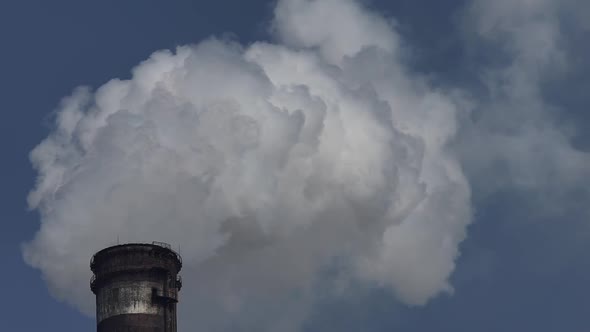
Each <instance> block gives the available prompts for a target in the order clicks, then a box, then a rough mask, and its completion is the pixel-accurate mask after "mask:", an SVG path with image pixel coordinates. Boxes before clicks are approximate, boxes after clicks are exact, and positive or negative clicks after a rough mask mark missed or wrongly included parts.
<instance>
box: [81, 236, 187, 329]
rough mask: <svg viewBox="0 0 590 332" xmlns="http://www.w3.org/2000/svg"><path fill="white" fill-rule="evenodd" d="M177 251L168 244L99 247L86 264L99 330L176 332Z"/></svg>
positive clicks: (178, 287) (178, 285) (178, 264)
mask: <svg viewBox="0 0 590 332" xmlns="http://www.w3.org/2000/svg"><path fill="white" fill-rule="evenodd" d="M181 267H182V260H181V258H180V255H178V254H177V253H176V252H174V251H173V250H172V249H171V248H170V246H169V245H168V244H165V243H160V242H154V243H152V244H141V243H130V244H123V245H117V246H113V247H109V248H106V249H103V250H101V251H99V252H98V253H96V254H95V255H94V256H93V257H92V260H91V262H90V269H91V270H92V272H93V273H94V276H93V277H92V279H91V281H90V288H91V290H92V292H93V293H94V294H96V322H97V331H98V332H123V331H124V332H176V303H177V302H178V291H179V290H180V288H181V286H182V281H181V279H180V276H179V275H178V272H179V271H180V269H181Z"/></svg>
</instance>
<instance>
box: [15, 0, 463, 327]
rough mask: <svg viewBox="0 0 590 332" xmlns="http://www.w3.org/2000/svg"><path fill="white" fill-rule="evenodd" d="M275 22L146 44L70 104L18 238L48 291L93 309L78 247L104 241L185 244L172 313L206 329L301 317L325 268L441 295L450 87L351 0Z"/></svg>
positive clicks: (344, 278)
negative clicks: (268, 29) (431, 79)
mask: <svg viewBox="0 0 590 332" xmlns="http://www.w3.org/2000/svg"><path fill="white" fill-rule="evenodd" d="M327 13H330V15H329V16H330V17H333V18H334V20H333V21H331V22H330V25H326V24H324V23H325V22H324V20H325V17H327ZM273 28H274V30H275V31H276V34H277V41H276V43H274V44H271V43H263V42H260V43H254V44H252V45H249V46H242V45H239V44H237V43H234V42H230V41H225V40H216V39H211V40H208V41H204V42H202V43H200V44H198V45H190V46H182V47H179V48H178V49H176V50H175V51H174V52H171V51H167V50H165V51H159V52H156V53H154V54H153V55H152V56H151V57H150V58H149V59H148V60H146V61H144V62H143V63H141V64H139V65H138V66H137V67H136V68H135V69H134V70H133V75H132V78H131V79H129V80H118V79H113V80H111V81H110V82H108V83H106V84H104V85H103V86H102V87H100V88H98V89H97V90H96V91H91V90H90V89H87V88H78V89H76V90H75V92H74V93H73V94H72V95H71V96H69V97H67V98H65V99H64V100H63V102H62V104H61V106H60V107H59V110H58V112H57V121H56V127H55V129H54V131H53V132H52V133H51V135H50V136H49V137H48V138H47V139H45V140H44V141H43V142H42V143H41V144H40V145H39V146H38V147H36V148H35V150H34V151H33V152H32V155H31V159H32V161H33V164H34V166H35V168H36V169H37V171H38V174H39V176H38V182H37V185H36V187H35V189H34V190H33V191H32V192H31V194H30V196H29V204H30V206H31V207H32V208H34V209H37V210H38V211H39V212H40V214H41V228H40V230H39V232H38V233H37V235H36V236H35V238H34V239H33V240H32V241H31V242H29V243H28V244H26V246H25V248H24V255H25V259H26V260H27V262H28V263H29V264H31V265H32V266H34V267H36V268H38V269H40V270H41V271H42V273H43V275H44V277H45V279H46V281H47V283H48V285H49V287H50V289H51V291H52V292H53V294H55V296H57V297H58V298H60V299H63V300H65V301H67V302H69V303H71V304H72V305H75V306H76V307H77V308H79V309H80V310H81V311H83V312H85V313H88V314H91V313H92V312H93V310H94V303H93V297H92V293H91V292H90V291H89V288H88V287H89V286H88V278H89V276H90V271H89V269H88V261H89V258H90V257H91V256H92V253H93V252H95V251H96V250H98V249H101V248H103V247H105V246H108V245H110V244H112V243H113V241H114V240H115V239H116V238H117V237H119V238H120V239H121V242H146V241H152V240H158V241H165V242H169V243H173V244H175V245H179V246H180V250H181V254H182V256H183V258H184V268H183V271H184V272H183V277H184V280H185V282H184V288H183V294H182V296H183V297H182V303H183V306H182V309H181V311H180V313H179V319H180V323H181V325H182V324H184V325H189V324H190V325H191V326H195V327H201V328H202V329H203V330H215V331H222V330H233V331H235V330H240V329H242V330H249V331H252V330H262V331H266V330H276V331H277V330H278V331H290V330H293V331H295V330H297V328H298V324H299V323H301V322H302V321H303V320H304V319H305V317H306V316H307V314H308V311H309V310H310V308H311V306H312V304H313V302H314V298H315V297H317V290H318V287H319V285H320V284H321V285H322V292H323V293H324V294H325V293H327V292H328V293H329V292H331V291H333V292H337V291H338V290H340V291H341V290H342V289H343V288H345V287H346V286H347V285H350V284H364V285H372V286H378V287H384V288H386V289H389V290H391V291H392V292H393V293H395V294H396V296H397V297H398V298H399V299H400V300H401V301H403V302H405V303H407V304H410V305H420V304H424V303H426V302H427V301H428V300H429V299H431V298H432V297H434V296H436V295H437V294H439V293H441V292H450V291H452V288H451V286H450V285H449V282H448V278H449V276H450V274H451V273H452V271H453V269H454V262H455V259H456V258H457V255H458V245H459V243H460V242H461V241H462V240H463V238H464V236H465V229H466V226H467V225H468V224H469V222H470V218H471V211H470V191H469V186H468V183H467V181H466V180H465V177H464V175H463V173H462V170H461V168H460V166H459V164H458V162H457V160H456V158H455V157H454V155H453V154H452V153H451V152H450V150H449V149H448V148H447V145H448V143H449V141H450V140H451V139H453V137H454V135H455V134H456V131H457V124H456V113H457V112H458V108H459V106H458V105H459V103H458V101H457V100H455V98H454V97H453V96H452V95H451V94H450V93H447V92H445V91H440V90H437V89H435V88H433V87H432V86H431V85H429V83H428V81H427V80H425V79H423V78H421V77H419V76H417V75H415V74H412V75H410V74H409V73H408V71H407V70H406V69H405V68H404V66H403V65H402V63H401V60H400V41H399V36H398V35H397V34H396V32H395V31H394V29H393V28H392V26H391V24H390V22H389V21H388V20H386V19H385V18H383V17H380V16H378V15H376V14H375V13H372V12H370V11H368V10H366V9H364V8H362V7H361V6H360V5H359V4H357V3H356V2H353V1H336V0H327V1H314V2H310V1H303V0H285V1H280V2H279V3H278V5H277V8H276V10H275V19H274V22H273ZM327 276H329V277H327Z"/></svg>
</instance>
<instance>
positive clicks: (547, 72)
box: [0, 0, 590, 332]
mask: <svg viewBox="0 0 590 332" xmlns="http://www.w3.org/2000/svg"><path fill="white" fill-rule="evenodd" d="M474 3H479V4H482V3H483V4H485V3H486V2H485V1H475V2H474ZM502 3H503V4H505V2H502ZM538 3H539V7H538V8H533V7H534V6H532V7H530V8H529V7H526V8H524V9H523V8H517V9H514V11H515V12H518V13H520V14H522V17H517V22H520V21H521V20H522V21H524V20H526V19H528V18H529V15H528V14H527V13H529V12H531V13H532V14H531V16H532V17H534V18H533V19H532V22H533V23H535V24H537V23H538V24H540V25H532V26H533V28H532V30H530V31H529V30H526V29H529V28H528V27H524V28H523V27H522V26H520V25H516V26H512V25H510V24H511V23H506V22H511V21H510V20H509V19H506V20H504V19H499V20H498V21H495V22H496V24H497V26H500V28H498V30H494V29H491V30H490V31H492V32H489V31H488V32H486V33H489V35H487V37H488V38H487V39H486V38H484V37H482V36H481V35H477V34H476V32H474V30H476V29H474V28H473V27H474V26H479V25H477V24H474V23H470V22H471V21H470V20H471V19H473V20H480V21H481V22H485V21H486V19H488V18H490V17H492V18H493V16H494V13H500V14H498V15H506V16H507V17H511V16H510V14H507V12H508V13H511V12H512V10H510V9H509V10H507V11H505V10H503V9H500V10H498V11H497V12H494V13H492V11H493V10H495V9H497V8H492V9H489V11H486V10H483V11H480V12H478V13H479V14H473V13H471V14H470V12H469V10H468V8H473V7H469V6H471V5H472V2H469V1H454V0H453V1H445V2H444V4H443V2H440V1H426V0H424V1H422V0H421V1H401V0H400V1H381V0H379V1H378V0H375V1H370V2H368V6H369V7H370V8H371V9H372V10H373V11H374V12H377V13H379V15H383V16H385V17H388V18H393V19H395V21H396V22H397V23H396V25H395V29H396V32H397V34H399V36H401V38H402V40H403V43H402V45H403V50H404V52H406V53H404V56H403V60H401V63H403V65H404V67H405V68H406V70H407V71H408V72H409V73H410V74H409V75H424V76H426V77H429V78H430V79H431V80H430V81H429V82H431V84H432V86H434V87H437V88H440V89H451V88H454V89H457V90H461V91H463V92H464V93H466V94H469V96H470V97H469V98H466V99H469V101H471V102H473V104H472V105H474V106H469V107H468V108H469V113H468V114H467V115H465V114H461V115H459V118H460V120H458V123H460V124H461V125H460V126H459V129H458V130H457V133H456V137H455V138H454V139H453V140H451V141H450V142H449V144H450V145H451V146H452V148H451V149H452V151H453V152H452V154H453V155H456V156H457V160H458V161H459V163H460V164H461V166H462V169H463V170H464V173H465V176H466V178H467V180H468V183H469V185H470V188H471V209H472V211H473V217H472V223H471V224H470V225H469V226H467V227H466V232H467V234H466V238H465V240H464V241H462V242H461V243H460V245H459V251H460V256H459V257H458V258H457V260H456V261H455V268H454V271H453V272H452V274H451V275H450V277H449V282H450V284H451V285H452V286H453V289H454V290H453V292H452V293H451V294H449V293H445V292H442V293H437V294H436V295H435V296H434V298H433V299H431V300H430V301H428V303H426V304H425V305H420V306H411V305H407V304H404V301H403V300H400V299H399V296H397V295H396V294H398V293H396V289H397V288H396V287H398V286H397V285H394V287H393V289H394V291H393V292H392V291H391V289H388V288H387V287H364V286H359V287H355V286H350V289H349V290H348V292H347V295H346V296H326V297H323V298H321V299H320V300H317V301H314V303H313V308H312V309H309V311H310V313H308V314H307V315H306V318H305V319H304V320H303V323H301V324H302V327H301V329H302V330H304V331H309V332H312V331H336V330H339V331H391V330H403V331H428V330H433V329H437V330H439V331H468V330H477V331H522V330H526V331H528V330H534V331H556V330H560V331H584V330H585V329H586V327H587V326H588V325H589V323H590V321H589V318H588V316H587V312H586V311H587V310H586V308H588V307H589V305H590V300H589V297H588V296H586V295H587V294H586V293H587V291H586V290H587V285H588V282H589V281H590V268H588V264H587V260H588V259H587V258H588V257H587V252H588V249H590V248H589V246H588V244H587V243H588V237H589V236H590V232H589V228H588V221H589V220H590V212H589V211H590V210H589V208H588V203H589V202H590V191H589V189H588V188H589V186H588V177H586V175H588V174H589V172H590V171H588V170H590V164H588V160H590V159H589V158H588V154H589V153H590V125H589V123H590V121H589V120H590V117H589V114H590V113H588V109H587V108H588V107H587V105H588V101H589V97H588V96H587V91H588V88H589V87H590V80H589V79H588V77H590V76H589V75H588V73H589V68H590V66H589V63H588V60H587V59H588V58H589V57H588V55H589V50H590V49H589V48H588V47H586V46H585V45H583V43H584V41H585V38H584V36H587V33H588V31H589V27H588V26H587V25H586V26H585V25H584V23H580V22H583V21H584V19H585V18H586V17H588V16H589V15H588V12H589V11H588V10H589V9H590V8H589V7H588V6H586V5H584V4H581V3H578V2H575V1H569V2H568V1H566V2H563V3H559V2H558V1H553V2H552V1H539V2H538ZM482 6H483V7H485V5H482ZM500 6H501V5H500ZM492 7H493V6H492ZM273 8H274V5H273V2H270V1H262V0H256V1H248V2H247V3H246V2H245V1H238V0H224V1H218V2H215V3H207V2H197V1H188V0H187V1H180V0H179V1H167V2H161V1H151V0H149V1H125V2H120V1H110V0H109V1H102V2H89V1H65V0H63V1H62V0H60V1H51V2H47V1H28V0H23V1H6V2H3V3H2V4H0V40H1V41H2V44H3V46H4V47H3V49H2V50H3V52H2V55H0V73H2V75H1V76H0V88H1V91H4V92H5V93H3V95H2V98H0V106H1V107H2V109H3V112H4V114H5V115H6V116H7V117H6V118H5V120H4V121H2V124H1V126H2V128H1V130H0V135H1V136H0V144H1V150H2V151H3V152H4V153H3V155H4V157H3V163H2V166H1V167H2V173H3V174H4V181H3V186H2V190H1V191H0V198H1V201H2V209H1V212H0V213H1V214H0V218H1V220H2V221H3V223H4V229H3V232H2V233H1V234H2V241H1V242H0V245H1V246H2V251H1V253H0V255H1V256H0V257H1V259H2V263H3V265H4V271H5V273H2V274H1V276H0V284H1V285H3V287H2V291H3V294H4V296H5V298H6V299H7V300H6V301H3V302H2V304H0V310H1V311H2V312H4V313H5V315H3V318H4V321H3V324H4V326H6V327H7V329H8V330H10V331H37V330H39V329H45V330H49V331H54V330H55V331H58V330H59V331H64V330H65V331H67V330H78V331H83V330H92V329H93V328H94V324H95V323H94V320H93V318H91V317H87V316H85V315H83V314H81V313H80V312H79V311H78V309H76V307H75V305H72V304H71V303H72V302H71V301H67V300H66V301H63V300H57V299H56V298H55V297H53V296H52V295H51V294H50V292H49V290H48V288H47V287H46V282H45V280H44V278H47V276H46V275H45V276H44V275H43V274H42V272H41V271H40V270H39V269H35V268H33V267H31V266H29V265H28V264H27V263H25V261H24V260H23V253H22V249H21V248H22V245H23V243H25V242H30V241H31V240H32V239H33V238H34V236H35V233H36V232H37V231H38V229H39V225H40V216H39V214H38V213H37V211H30V210H29V209H28V207H27V201H26V197H27V194H28V193H29V191H31V190H32V189H33V187H34V185H35V178H36V174H37V173H36V172H35V171H34V170H33V168H32V166H31V162H30V161H29V153H30V151H31V150H32V149H33V148H34V147H35V146H36V145H37V144H39V143H40V142H41V141H42V140H43V139H44V138H45V137H47V136H48V135H49V134H50V132H51V131H52V129H53V126H54V125H53V121H54V118H55V110H56V109H57V108H58V105H59V102H60V100H61V99H62V98H63V97H64V96H67V95H69V94H71V92H72V90H73V89H74V88H75V87H77V86H80V85H84V86H90V87H92V88H94V89H96V88H98V87H99V86H101V85H103V84H105V83H106V82H107V81H109V80H110V79H112V78H121V79H129V78H130V77H131V69H132V68H133V67H135V66H136V65H137V64H138V63H140V62H141V61H143V60H145V59H146V58H148V57H149V55H150V54H151V53H152V52H154V51H157V50H161V49H174V48H175V47H176V46H178V45H184V44H192V43H199V42H200V41H202V40H204V39H207V38H209V37H210V36H212V35H213V36H218V37H219V36H221V37H223V38H228V39H233V40H235V41H237V42H239V43H241V44H243V45H248V44H250V43H252V42H254V41H272V42H276V40H277V37H276V35H272V34H271V33H269V25H270V21H271V20H272V17H273V10H274V9H273ZM519 11H520V12H519ZM482 13H483V14H482ZM477 15H483V16H481V17H480V16H477ZM465 17H467V19H466V18H465ZM538 17H543V18H544V17H550V18H551V19H548V20H544V19H541V20H540V21H538V20H537V18H538ZM497 22H500V23H497ZM547 22H551V24H552V25H551V27H552V28H555V29H558V30H559V38H558V39H557V41H558V43H557V45H558V46H557V48H558V50H559V52H556V54H563V59H562V60H559V61H561V62H560V63H565V64H566V66H564V68H565V69H560V68H561V67H560V65H559V64H557V62H553V61H554V60H553V59H550V60H547V61H549V62H548V63H549V64H548V65H547V64H545V65H542V64H541V65H539V66H538V67H537V65H538V63H540V62H543V61H545V59H541V57H539V58H537V57H535V56H532V55H528V54H530V53H527V52H523V53H522V54H527V55H526V56H530V57H532V58H534V59H533V60H531V61H538V62H535V63H534V64H533V65H531V64H530V62H526V61H528V60H527V59H528V58H526V56H524V55H522V54H521V53H518V54H520V57H519V56H515V55H514V53H513V52H514V50H515V49H516V50H521V48H520V47H521V46H522V49H524V48H525V47H529V46H530V45H529V44H528V41H535V40H537V39H535V35H533V33H536V32H539V31H545V30H543V29H544V27H545V26H544V25H542V24H545V23H547ZM555 22H556V23H555ZM470 24H472V25H470ZM502 24H507V27H506V29H505V30H504V29H503V26H502ZM492 26H494V25H493V24H492ZM470 27H471V28H470ZM472 28H473V29H472ZM521 28H522V30H519V29H521ZM511 29H513V30H511ZM497 31H499V32H498V34H496V33H497ZM507 31H508V34H511V33H514V31H521V32H522V31H524V32H522V33H523V34H524V36H525V37H524V39H515V40H514V41H512V39H511V37H507V35H506V33H507ZM527 33H530V34H527ZM541 39H542V37H541ZM505 40H509V41H508V42H505ZM279 43H280V42H279ZM523 45H524V46H523ZM536 46H538V45H537V44H533V46H532V47H533V51H532V54H535V53H542V52H549V51H544V50H541V49H539V50H534V47H536ZM527 50H529V49H528V48H527ZM515 59H516V60H515ZM523 59H524V60H523ZM555 61H557V60H555ZM525 62H526V63H525ZM510 63H512V64H513V65H514V66H513V67H518V66H522V67H526V70H530V71H531V72H533V74H530V75H529V76H527V78H526V80H530V81H526V82H528V84H531V83H534V84H536V86H538V89H536V90H535V92H534V93H533V94H532V95H534V96H533V97H531V95H528V94H526V93H523V95H524V96H525V97H522V96H523V95H519V96H521V97H522V98H520V99H519V98H518V96H517V97H514V96H511V95H510V91H508V92H506V91H504V90H503V89H504V88H505V87H503V86H501V85H498V86H496V87H495V88H493V87H490V86H491V85H494V84H495V83H490V82H489V81H485V80H484V79H482V77H483V76H485V75H483V73H496V74H497V73H501V75H506V76H507V77H512V76H510V75H513V74H512V73H514V72H510V73H508V72H509V70H510V69H507V70H505V68H511V67H510V65H509V64H510ZM506 64H508V65H506ZM529 65H530V67H529ZM533 67H534V68H533ZM503 68H504V69H503ZM530 68H533V69H530ZM503 70H504V71H503ZM526 70H523V71H526ZM507 73H508V74H507ZM514 75H519V74H518V73H517V74H514ZM492 76H493V75H492ZM492 90H493V91H492ZM508 90H509V89H508ZM498 91H499V92H498ZM507 95H508V97H506V96H507ZM521 108H522V109H524V110H520V109H521ZM529 108H531V109H535V110H540V111H539V112H536V111H533V110H529ZM482 119H483V120H482ZM517 123H527V124H528V123H532V124H531V125H530V126H528V125H527V126H520V125H517ZM531 128H533V129H531ZM535 130H538V131H535ZM531 132H533V133H532V134H531ZM481 133H484V134H481ZM505 133H508V134H506V137H502V138H500V139H499V140H500V141H501V142H503V143H501V144H500V143H498V142H499V141H498V137H499V136H501V135H504V134H505ZM478 144H480V145H478ZM521 146H524V148H522V150H520V148H519V147H521ZM513 147H514V148H513ZM536 149H538V150H536ZM523 151H524V152H527V151H528V152H530V156H529V155H528V154H527V155H526V156H523V153H524V152H523ZM531 151H532V152H531ZM519 154H520V155H519ZM569 158H571V159H569ZM570 165H571V166H570ZM587 169H588V170H587ZM149 240H151V239H149ZM107 245H108V243H107ZM49 278H51V277H49ZM188 282H189V281H186V279H185V284H186V283H188ZM353 284H354V283H353ZM58 292H59V291H58ZM88 293H90V290H89V289H88ZM59 296H62V295H59ZM59 296H58V297H59ZM74 302H75V301H74ZM253 305H255V303H254V304H253ZM187 322H188V320H187ZM249 323H250V324H251V322H249ZM188 324H189V323H185V325H184V328H185V329H186V330H190V327H189V326H188ZM265 326H267V325H265Z"/></svg>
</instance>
